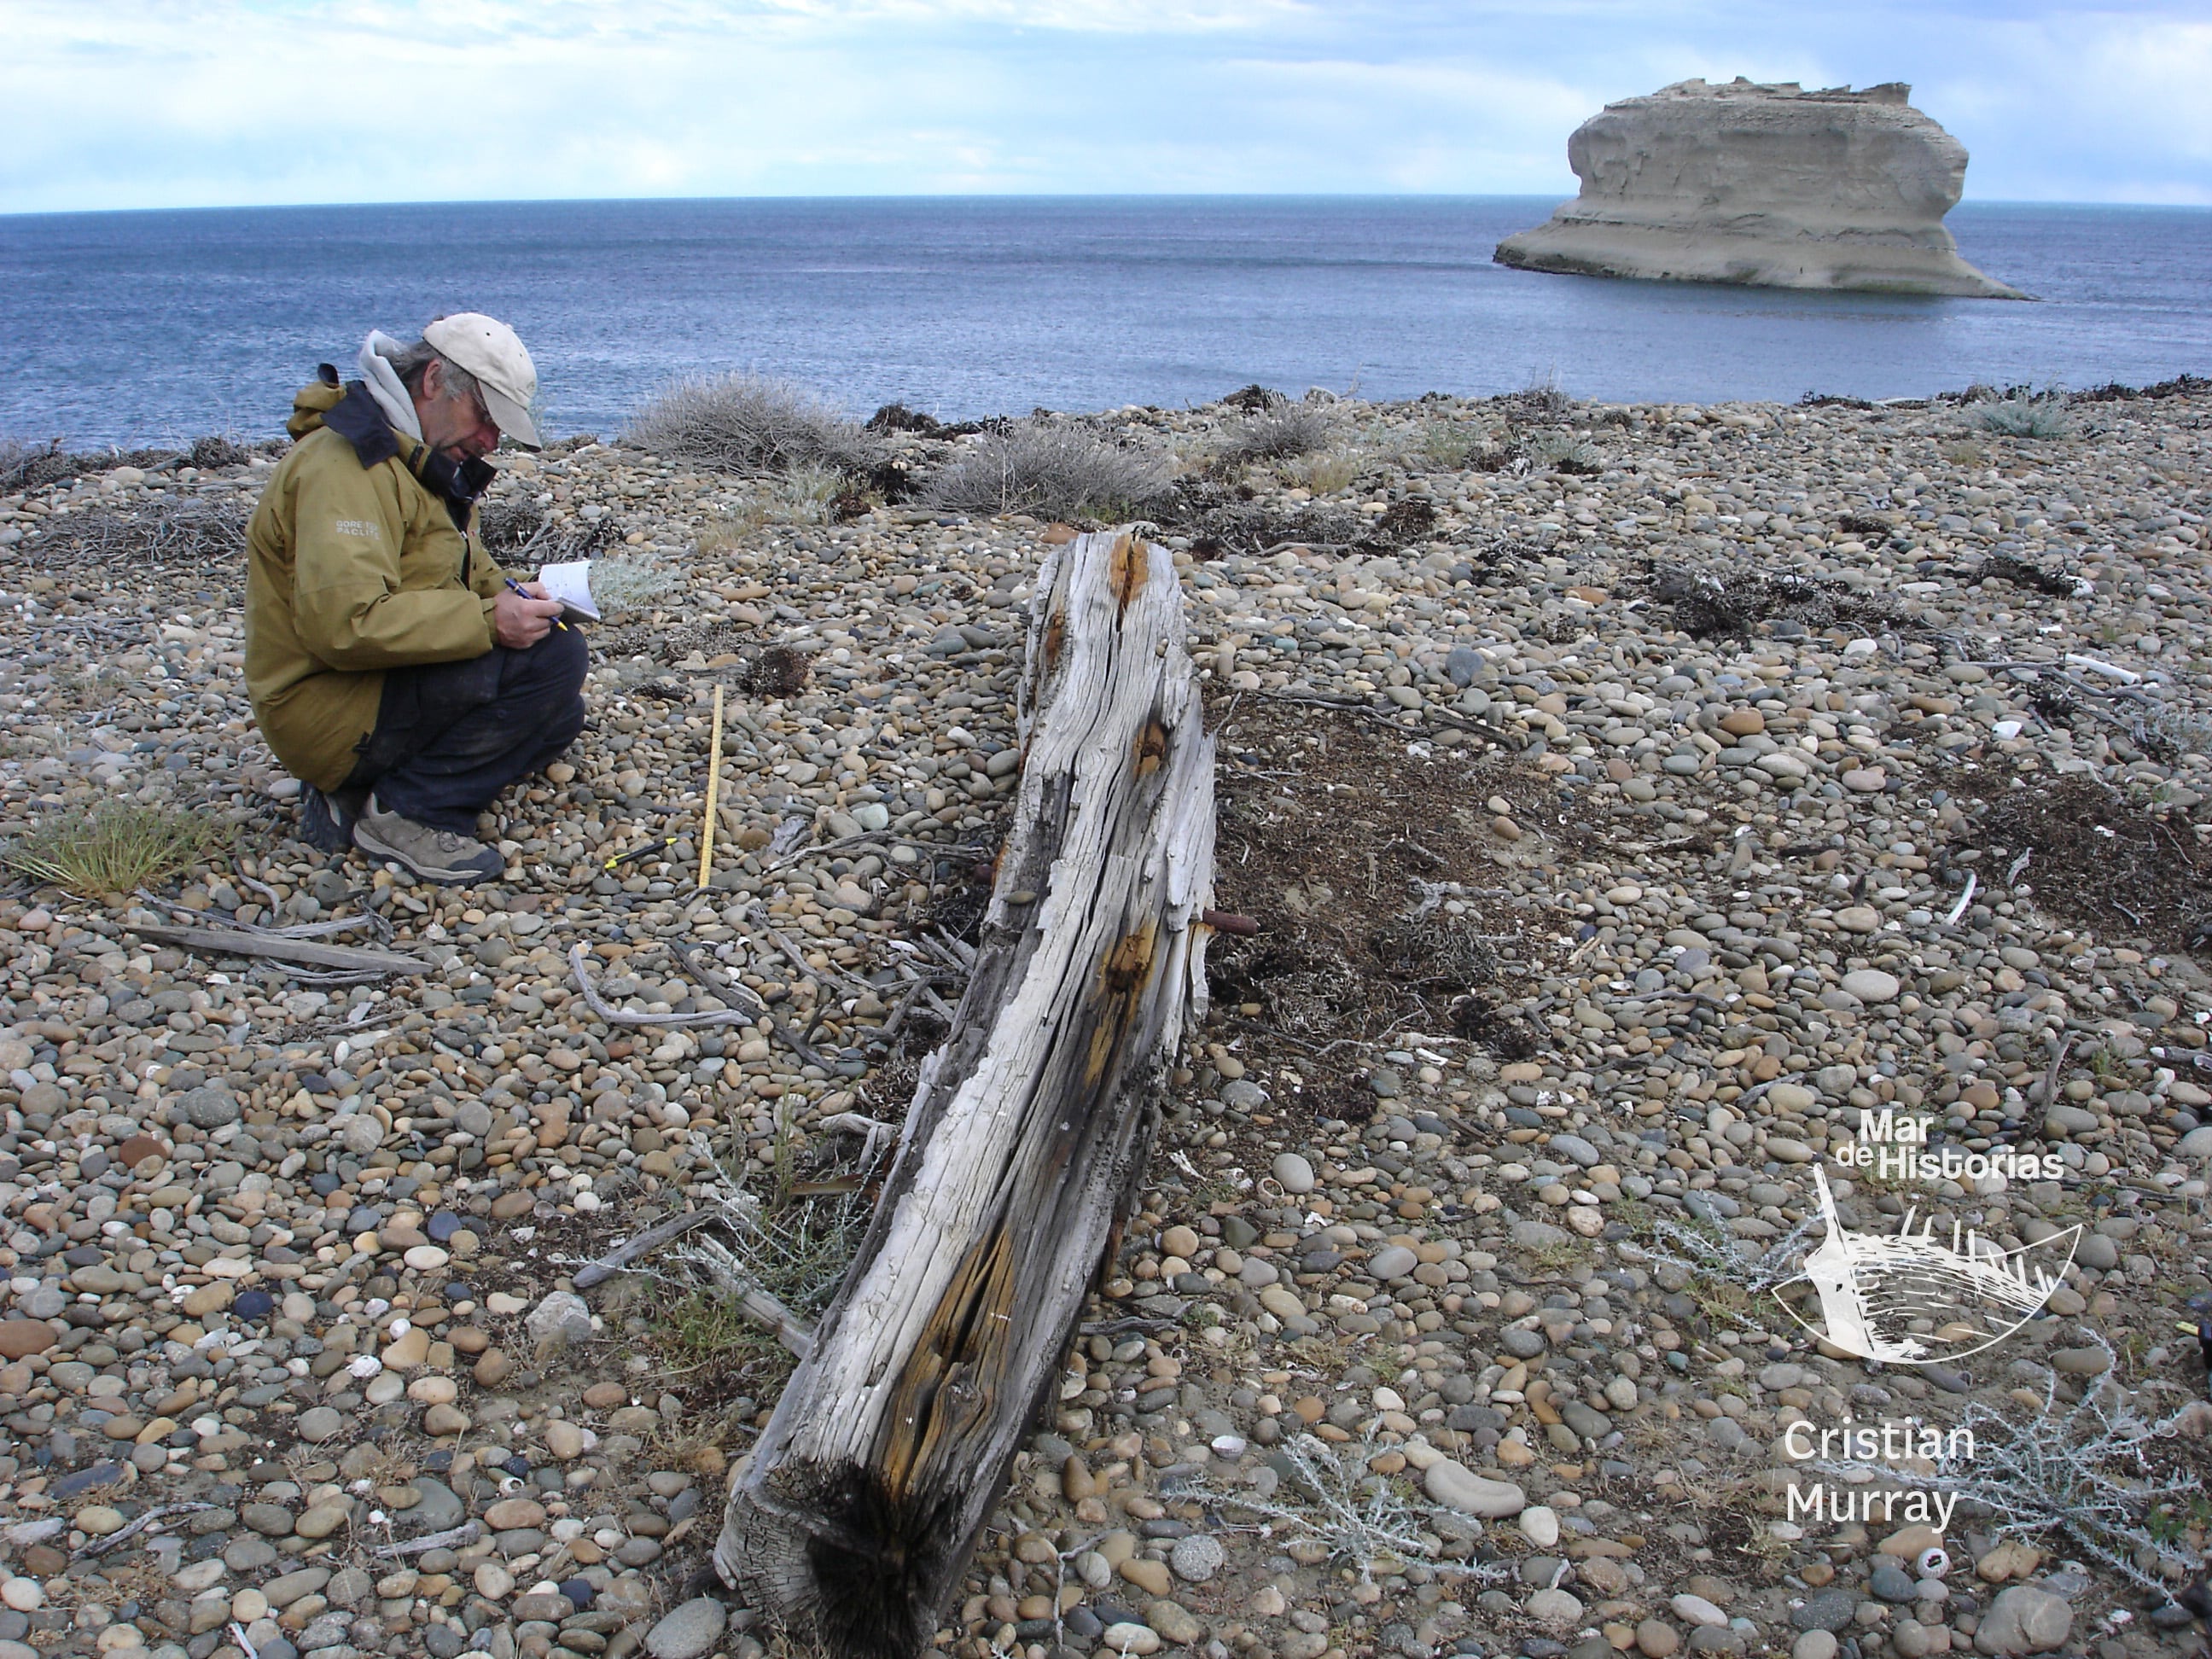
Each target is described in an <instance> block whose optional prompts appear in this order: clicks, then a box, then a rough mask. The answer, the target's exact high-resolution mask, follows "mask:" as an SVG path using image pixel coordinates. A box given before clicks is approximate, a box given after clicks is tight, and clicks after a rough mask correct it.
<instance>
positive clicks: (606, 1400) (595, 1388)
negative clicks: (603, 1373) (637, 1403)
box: [584, 1383, 629, 1412]
mask: <svg viewBox="0 0 2212 1659" xmlns="http://www.w3.org/2000/svg"><path fill="white" fill-rule="evenodd" d="M628 1400H629V1391H628V1390H627V1389H624V1388H623V1385H622V1384H621V1383H592V1386H591V1387H590V1388H588V1389H585V1390H584V1403H585V1404H586V1406H589V1407H591V1408H592V1410H593V1411H595V1412H604V1411H611V1410H613V1409H614V1408H615V1407H617V1406H619V1405H623V1404H624V1403H625V1402H626V1401H628Z"/></svg>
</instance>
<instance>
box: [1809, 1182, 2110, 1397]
mask: <svg viewBox="0 0 2212 1659" xmlns="http://www.w3.org/2000/svg"><path fill="white" fill-rule="evenodd" d="M1813 1179H1814V1181H1815V1182H1817V1183H1819V1186H1820V1214H1821V1218H1822V1219H1824V1220H1825V1221H1826V1223H1827V1227H1828V1234H1827V1237H1826V1238H1825V1239H1823V1240H1822V1241H1821V1242H1820V1245H1819V1246H1818V1248H1816V1249H1813V1250H1811V1251H1809V1252H1808V1254H1807V1255H1806V1257H1805V1271H1804V1272H1803V1273H1799V1274H1797V1275H1796V1276H1795V1277H1793V1278H1790V1279H1785V1280H1784V1281H1783V1283H1782V1284H1780V1285H1777V1286H1776V1287H1775V1291H1776V1294H1777V1298H1778V1299H1780V1293H1781V1292H1782V1291H1785V1290H1787V1289H1788V1288H1789V1287H1790V1285H1798V1284H1809V1285H1812V1287H1813V1289H1814V1292H1815V1293H1816V1294H1817V1295H1818V1296H1819V1297H1820V1322H1821V1324H1822V1325H1825V1326H1826V1329H1825V1330H1822V1329H1819V1328H1815V1327H1814V1325H1812V1324H1811V1323H1810V1322H1808V1321H1807V1320H1806V1319H1805V1318H1804V1317H1803V1316H1801V1315H1800V1314H1799V1313H1798V1312H1797V1310H1796V1309H1795V1308H1792V1307H1790V1304H1789V1303H1788V1302H1786V1301H1784V1302H1783V1304H1782V1305H1783V1308H1784V1310H1786V1311H1787V1312H1788V1313H1789V1315H1790V1317H1791V1318H1792V1319H1795V1320H1796V1321H1797V1322H1798V1323H1799V1324H1800V1325H1802V1326H1804V1327H1805V1328H1806V1329H1807V1330H1808V1331H1811V1332H1812V1334H1814V1336H1817V1337H1820V1338H1823V1339H1825V1340H1826V1341H1827V1342H1828V1343H1829V1344H1830V1345H1831V1346H1834V1347H1838V1348H1842V1349H1844V1350H1845V1351H1846V1352H1850V1353H1854V1354H1857V1356H1858V1357H1859V1358H1862V1359H1879V1360H1881V1361H1883V1362H1884V1363H1886V1364H1897V1365H1926V1364H1935V1363H1936V1362H1938V1361H1941V1360H1946V1359H1960V1358H1965V1357H1966V1355H1968V1354H1971V1353H1979V1352H1981V1351H1982V1350H1983V1349H1984V1348H1986V1347H1989V1346H1991V1345H1992V1344H1994V1343H1997V1342H2002V1341H2003V1340H2004V1339H2005V1338H2007V1337H2008V1336H2010V1335H2011V1334H2013V1333H2014V1332H2015V1331H2016V1330H2018V1329H2019V1328H2021V1326H2022V1325H2025V1324H2026V1323H2027V1322H2028V1321H2029V1320H2031V1319H2033V1317H2034V1316H2035V1315H2036V1313H2037V1312H2038V1311H2039V1310H2040V1309H2041V1308H2042V1306H2043V1304H2045V1302H2047V1301H2048V1300H2050V1298H2051V1292H2052V1291H2055V1290H2057V1288H2058V1285H2059V1281H2060V1279H2063V1277H2064V1276H2065V1273H2066V1269H2067V1267H2069V1266H2070V1265H2071V1264H2072V1262H2073V1260H2074V1247H2075V1244H2076V1243H2077V1242H2078V1241H2079V1240H2080V1238H2081V1228H2080V1226H2079V1225H2075V1226H2072V1227H2069V1228H2068V1229H2067V1230H2066V1231H2063V1232H2062V1233H2055V1234H2053V1235H2052V1236H2051V1237H2049V1238H2046V1239H2043V1240H2040V1241H2039V1242H2038V1243H2033V1244H2023V1245H2021V1247H2020V1248H2019V1249H2014V1250H2002V1249H1998V1248H1997V1247H1996V1245H1995V1244H1993V1243H1990V1241H1989V1240H1987V1239H1984V1238H1983V1237H1979V1236H1978V1235H1977V1234H1975V1233H1973V1232H1971V1231H1970V1232H1968V1233H1966V1235H1965V1236H1964V1237H1963V1239H1962V1238H1961V1237H1960V1232H1959V1229H1958V1227H1957V1226H1956V1225H1955V1224H1954V1225H1953V1227H1952V1230H1951V1242H1950V1243H1948V1244H1945V1243H1942V1242H1941V1241H1940V1240H1938V1239H1937V1238H1936V1236H1935V1224H1934V1223H1933V1222H1932V1221H1931V1222H1929V1224H1928V1225H1926V1226H1924V1227H1923V1228H1922V1229H1921V1230H1920V1231H1918V1232H1915V1231H1913V1230H1912V1223H1913V1217H1914V1214H1915V1212H1913V1211H1911V1210H1908V1211H1906V1212H1905V1220H1904V1222H1903V1223H1902V1225H1899V1228H1898V1230H1897V1231H1896V1233H1895V1234H1894V1235H1888V1236H1885V1235H1881V1234H1875V1233H1855V1232H1852V1231H1850V1229H1849V1228H1847V1227H1845V1226H1844V1224H1843V1222H1842V1220H1841V1218H1838V1215H1837V1214H1836V1200H1835V1196H1834V1194H1832V1193H1831V1192H1830V1191H1829V1190H1828V1177H1827V1174H1826V1171H1825V1170H1821V1169H1820V1166H1819V1165H1817V1164H1815V1165H1814V1170H1813ZM2051 1264H2055V1266H2053V1265H2051Z"/></svg>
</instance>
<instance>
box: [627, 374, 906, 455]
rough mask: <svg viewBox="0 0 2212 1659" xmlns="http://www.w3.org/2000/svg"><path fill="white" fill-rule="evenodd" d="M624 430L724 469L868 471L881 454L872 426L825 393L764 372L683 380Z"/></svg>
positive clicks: (647, 443) (664, 450)
mask: <svg viewBox="0 0 2212 1659" xmlns="http://www.w3.org/2000/svg"><path fill="white" fill-rule="evenodd" d="M624 437H625V438H627V439H628V440H629V442H631V443H634V444H636V445H639V446H640V447H643V448H646V449H648V450H651V451H652V452H653V453H654V454H656V455H665V456H666V457H668V458H669V459H671V460H677V461H682V462H684V463H685V464H687V465H693V466H708V467H713V468H714V470H715V471H720V472H737V473H753V474H761V473H769V472H784V471H790V470H791V469H793V468H794V467H802V466H813V467H822V468H827V469H829V470H831V471H838V472H864V471H867V469H868V468H869V467H871V466H872V465H874V464H875V462H876V459H877V454H878V446H877V442H876V440H875V439H874V437H873V436H872V435H871V434H870V433H869V432H868V431H867V430H866V428H864V427H862V426H861V425H860V422H857V421H854V420H850V419H848V418H847V417H846V416H843V415H842V414H840V413H839V412H838V411H837V410H836V409H834V408H832V407H831V406H830V404H829V403H828V402H827V401H826V400H825V399H824V398H822V397H821V396H820V395H819V394H817V393H816V392H811V391H809V390H808V389H807V388H806V387H805V386H797V385H794V384H793V383H792V382H791V381H788V380H771V379H769V378H767V377H765V376H763V375H758V374H725V375H721V376H720V377H718V378H714V379H704V378H702V379H695V380H682V381H678V383H677V384H676V385H675V386H671V387H670V388H669V389H668V390H667V391H665V392H662V393H661V394H660V395H659V397H657V398H654V399H653V401H652V402H650V403H648V404H646V405H645V407H644V408H642V409H641V410H638V412H637V413H636V414H635V416H632V417H631V419H630V422H629V429H628V431H626V432H625V433H624Z"/></svg>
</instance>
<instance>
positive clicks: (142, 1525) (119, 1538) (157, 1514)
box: [76, 1504, 215, 1561]
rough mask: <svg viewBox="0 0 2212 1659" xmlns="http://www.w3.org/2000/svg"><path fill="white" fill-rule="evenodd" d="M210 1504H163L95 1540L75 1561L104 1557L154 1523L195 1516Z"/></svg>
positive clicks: (211, 1505)
mask: <svg viewBox="0 0 2212 1659" xmlns="http://www.w3.org/2000/svg"><path fill="white" fill-rule="evenodd" d="M214 1507H215V1505H214V1504H162V1505H161V1507H160V1508H159V1509H151V1510H147V1511H146V1513H145V1514H143V1515H142V1516H139V1517H138V1518H137V1520H135V1521H133V1522H131V1523H130V1525H128V1526H126V1527H122V1528H118V1529H117V1530H116V1531H114V1532H111V1533H109V1534H107V1536H106V1537H105V1538H95V1539H94V1540H93V1541H91V1542H90V1543H88V1544H87V1545H86V1546H85V1547H83V1548H82V1549H81V1550H79V1551H77V1553H76V1559H77V1560H80V1561H82V1560H86V1559H89V1558H91V1557H93V1556H95V1555H105V1554H106V1553H108V1551H110V1550H112V1549H113V1548H115V1547H117V1546H118V1545H119V1544H121V1543H123V1542H124V1541H125V1540H127V1539H131V1538H134V1537H136V1536H137V1534H140V1533H142V1532H143V1531H145V1530H146V1528H149V1527H150V1526H152V1525H153V1524H154V1523H155V1522H156V1521H165V1520H167V1518H168V1517H169V1516H173V1515H196V1514H197V1513H198V1512H199V1511H200V1510H211V1509H213V1508H214Z"/></svg>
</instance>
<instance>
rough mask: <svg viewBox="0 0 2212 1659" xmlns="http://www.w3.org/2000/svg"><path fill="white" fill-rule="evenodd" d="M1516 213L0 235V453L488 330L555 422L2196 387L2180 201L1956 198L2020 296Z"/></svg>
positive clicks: (961, 215) (823, 219)
mask: <svg viewBox="0 0 2212 1659" xmlns="http://www.w3.org/2000/svg"><path fill="white" fill-rule="evenodd" d="M1554 205H1555V200H1554V198H1552V197H1446V196H1393V197H1344V196H1330V197H1294V196H1256V197H1200V196H1188V197H1176V196H1146V197H1006V196H992V197H896V198H881V199H867V198H852V197H838V198H814V199H793V198H760V199H744V200H711V201H671V200H653V201H605V202H489V203H467V204H422V205H407V206H390V205H378V206H356V207H289V208H252V209H210V210H184V211H159V212H133V213H99V214H44V215H22V216H0V438H15V439H16V440H19V441H29V442H43V441H49V440H52V439H57V438H58V439H60V440H61V441H63V442H64V444H65V445H66V446H67V447H72V448H80V449H82V448H91V447H104V446H120V447H139V446H161V445H175V444H178V443H180V442H184V441H190V440H191V439H192V438H195V437H197V436H200V435H205V434H220V435H229V436H233V437H236V438H241V439H247V440H251V439H258V438H263V437H270V436H274V435H277V434H278V433H279V432H280V431H281V429H282V426H283V420H284V416H285V414H286V412H287V410H289V405H290V400H291V396H292V393H293V392H294V391H295V389H296V388H297V387H299V386H301V385H302V384H304V383H305V382H306V381H307V380H309V379H310V378H311V377H312V376H313V374H314V372H315V366H316V364H318V363H319V362H337V364H338V365H339V366H340V368H344V369H347V370H348V372H350V364H351V362H352V360H353V357H354V356H355V354H356V352H357V350H358V349H359V347H360V343H361V341H362V337H363V336H364V335H365V334H366V333H367V332H368V330H370V329H371V328H381V329H383V330H385V331H386V332H389V333H392V334H395V335H401V336H404V337H412V336H413V334H414V333H415V332H416V331H418V330H419V329H420V327H421V325H422V324H423V323H425V322H427V321H428V320H429V319H431V318H433V317H435V316H437V315H439V314H441V313H447V312H453V311H464V310H473V311H484V312H489V313H492V314H493V315H495V316H497V317H501V318H502V319H506V320H507V322H509V323H511V324H512V325H513V326H514V327H515V329H516V330H517V331H519V332H520V334H521V336H522V337H523V339H524V340H525V341H526V343H528V345H529V347H530V349H531V352H532V356H533V357H534V358H535V360H536V362H537V363H538V375H539V384H540V387H541V396H542V403H543V410H544V417H545V425H546V427H547V428H548V429H549V431H550V434H551V435H555V436H562V435H571V434H574V433H578V432H592V433H596V434H599V435H602V436H611V435H614V434H615V433H617V432H618V431H619V430H620V428H621V427H622V425H623V421H624V420H625V418H626V417H627V416H629V413H630V412H631V411H632V410H635V409H636V408H637V407H638V406H639V404H641V402H643V401H644V400H646V399H647V398H651V397H652V396H653V393H654V392H656V391H657V390H659V389H660V388H662V387H664V386H667V385H669V384H670V383H671V382H673V381H675V380H680V379H683V378H684V377H686V376H692V375H703V374H719V373H724V372H727V371H731V370H743V371H749V372H752V373H757V374H769V375H775V376H777V377H781V378H784V379H787V380H793V381H796V382H799V383H800V384H802V385H805V386H810V387H812V388H814V389H816V390H817V391H818V392H821V393H822V394H823V396H824V397H826V398H829V400H830V401H832V402H833V403H835V404H837V405H839V406H841V407H842V408H844V409H846V410H850V411H852V412H854V413H855V414H861V415H865V414H866V413H867V412H869V411H870V410H873V409H875V408H876V407H878V405H880V404H886V403H890V402H893V401H897V402H902V403H904V404H907V405H908V406H909V407H911V408H914V409H916V410H923V411H926V412H928V413H931V414H933V415H936V416H939V417H940V418H943V419H973V418H978V417H981V416H987V415H999V414H1026V413H1028V412H1029V411H1030V410H1033V409H1050V410H1103V409H1110V408H1115V407H1118V406H1121V405H1123V404H1157V405H1163V406H1174V405H1178V404H1197V403H1203V402H1206V401H1208V400H1211V399H1212V398H1218V397H1220V396H1221V395H1222V394H1223V393H1225V392H1230V391H1231V390H1233V389H1235V388H1237V387H1239V386H1245V385H1248V384H1250V383H1253V382H1255V381H1256V382H1258V383H1260V384H1262V385H1265V386H1273V387H1276V388H1279V389H1280V390H1282V391H1285V392H1289V393H1291V394H1292V395H1297V394H1300V393H1303V392H1305V391H1306V390H1307V389H1308V388H1310V387H1316V386H1319V387H1323V388H1326V389H1327V390H1328V391H1330V392H1336V393H1338V394H1340V395H1357V396H1359V397H1364V398H1411V397H1417V396H1419V395H1420V394H1422V393H1424V392H1447V393H1453V394H1457V395H1462V396H1484V395H1490V394H1495V393H1498V392H1513V391H1517V390H1520V389H1522V388H1523V387H1527V386H1533V385H1541V384H1545V383H1550V384H1555V385H1557V386H1559V387H1560V388H1561V389H1563V390H1564V391H1565V392H1568V393H1570V394H1571V395H1572V396H1574V397H1577V398H1598V399H1604V400H1643V399H1652V400H1659V399H1663V400H1669V401H1696V402H1719V401H1725V400H1729V399H1736V398H1759V399H1771V400H1779V401H1785V402H1786V401H1792V400H1795V399H1796V398H1800V397H1802V396H1803V395H1805V394H1807V393H1820V394H1826V395H1832V396H1852V397H1861V398H1909V397H1924V396H1927V395H1929V394H1930V393H1932V392H1942V391H1950V390H1957V389H1960V388H1964V387H1966V386H1973V385H1986V386H2036V387H2039V388H2044V387H2051V386H2068V387H2072V388H2076V389H2080V388H2087V387H2090V386H2101V385H2105V384H2107V383H2109V382H2112V381H2120V382H2124V383H2126V384H2130V385H2142V384H2146V383H2149V382H2154V381H2158V380H2166V379H2169V378H2171V377H2172V376H2175V375H2178V374H2212V210H2205V209H2194V208H2160V207H2107V206H2053V205H2046V204H2005V203H1967V204H1962V205H1961V206H1960V207H1959V208H1958V209H1957V210H1954V212H1953V213H1952V215H1951V216H1950V219H1949V223H1950V225H1951V226H1952V228H1953V229H1954V232H1955V234H1956V235H1957V237H1958V240H1959V245H1960V252H1962V253H1964V254H1965V256H1966V258H1968V259H1969V260H1971V261H1972V262H1973V263H1974V264H1977V265H1978V266H1980V267H1981V268H1982V269H1983V270H1985V271H1987V272H1988V273H1989V274H1990V275H1991V276H1996V277H1998V278H2000V279H2002V281H2004V282H2007V283H2012V284H2013V285H2015V287H2018V288H2020V289H2024V290H2026V291H2027V292H2028V293H2029V294H2031V295H2034V296H2035V298H2034V300H2033V301H2032V302H2027V303H2022V302H2016V301H1996V300H1951V299H1915V298H1904V297H1895V296H1877V295H1856V296H1855V295H1822V294H1806V293H1793V292H1787V291H1782V290H1774V289H1739V288H1729V287H1717V286H1706V285H1698V284H1689V283H1643V282H1625V281H1613V280H1606V279H1600V278H1591V277H1583V276H1547V275H1540V274H1536V273H1532V272H1526V271H1516V270H1508V269H1506V268H1505V267H1504V266H1502V265H1498V264H1494V263H1493V262H1492V258H1491V254H1492V250H1493V249H1494V248H1495V246H1497V243H1498V240H1499V239H1500V238H1501V237H1503V236H1504V235H1506V234H1509V233H1510V232H1512V231H1515V230H1518V229H1522V228H1526V227H1528V226H1530V225H1533V224H1536V223H1539V222H1541V221H1542V220H1543V219H1544V218H1545V217H1546V216H1547V215H1548V214H1549V213H1550V211H1551V210H1552V208H1553V206H1554Z"/></svg>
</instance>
